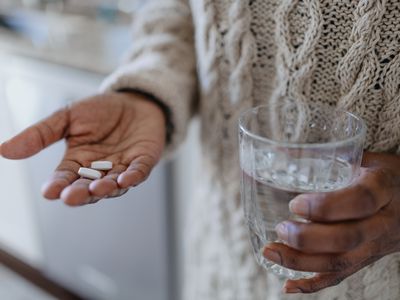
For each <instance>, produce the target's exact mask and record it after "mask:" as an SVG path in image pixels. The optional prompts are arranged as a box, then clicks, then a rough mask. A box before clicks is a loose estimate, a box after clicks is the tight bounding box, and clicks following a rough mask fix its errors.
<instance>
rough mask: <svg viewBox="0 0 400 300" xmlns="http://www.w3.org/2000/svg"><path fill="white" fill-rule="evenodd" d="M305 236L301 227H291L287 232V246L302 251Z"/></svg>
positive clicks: (304, 245) (304, 244)
mask: <svg viewBox="0 0 400 300" xmlns="http://www.w3.org/2000/svg"><path fill="white" fill-rule="evenodd" d="M306 240H307V234H306V231H305V230H304V228H303V227H302V226H296V227H292V228H291V230H290V231H289V244H290V245H291V246H293V247H295V248H296V249H299V250H303V249H304V248H305V247H306Z"/></svg>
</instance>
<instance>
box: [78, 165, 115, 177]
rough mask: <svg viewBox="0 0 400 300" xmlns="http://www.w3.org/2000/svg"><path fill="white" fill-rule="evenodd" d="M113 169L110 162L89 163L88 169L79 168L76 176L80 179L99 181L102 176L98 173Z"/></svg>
mask: <svg viewBox="0 0 400 300" xmlns="http://www.w3.org/2000/svg"><path fill="white" fill-rule="evenodd" d="M112 167H113V163H112V162H111V161H94V162H92V163H91V165H90V168H79V171H78V174H79V175H80V176H81V177H82V178H87V179H93V180H96V179H100V178H101V177H102V174H101V172H100V171H109V170H111V169H112Z"/></svg>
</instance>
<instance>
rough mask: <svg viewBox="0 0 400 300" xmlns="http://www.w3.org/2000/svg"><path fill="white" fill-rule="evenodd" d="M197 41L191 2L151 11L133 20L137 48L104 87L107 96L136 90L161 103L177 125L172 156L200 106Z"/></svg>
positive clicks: (164, 2) (180, 0)
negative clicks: (198, 104)
mask: <svg viewBox="0 0 400 300" xmlns="http://www.w3.org/2000/svg"><path fill="white" fill-rule="evenodd" d="M193 39H194V36H193V22H192V17H191V11H190V8H189V5H188V3H187V0H158V1H153V3H152V4H148V5H145V7H144V8H142V9H141V10H140V11H138V12H136V13H135V15H134V16H133V45H132V47H131V49H130V51H129V52H128V55H127V58H126V59H125V60H124V63H123V64H122V65H121V67H119V68H118V69H117V70H116V71H115V72H114V73H113V74H111V75H110V76H109V77H108V78H106V79H105V81H104V82H103V84H102V86H101V92H111V91H120V90H129V89H130V90H137V91H142V92H144V93H147V94H149V95H152V96H153V97H154V98H156V99H158V101H159V102H161V104H162V106H163V107H164V108H166V109H167V111H168V114H167V118H168V122H169V123H170V124H171V125H172V126H170V131H171V132H169V133H168V134H169V142H168V144H167V148H166V152H168V153H170V152H171V151H173V149H175V148H176V147H177V146H178V145H179V144H180V143H181V142H182V140H183V139H184V137H185V135H186V130H187V127H188V123H189V121H190V119H191V117H192V115H193V113H194V110H195V106H196V103H195V102H196V94H197V78H196V56H195V49H194V41H193ZM164 111H165V109H164Z"/></svg>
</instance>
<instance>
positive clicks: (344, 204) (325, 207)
mask: <svg viewBox="0 0 400 300" xmlns="http://www.w3.org/2000/svg"><path fill="white" fill-rule="evenodd" d="M394 178H395V176H393V174H392V172H391V171H389V170H388V169H363V170H362V174H361V176H360V177H359V178H358V179H357V180H356V182H355V183H354V184H352V185H351V186H349V187H347V188H344V189H341V190H338V191H334V192H330V193H315V194H302V195H299V196H297V197H296V198H295V199H293V200H292V201H291V202H290V204H289V208H290V211H291V212H292V213H294V214H296V215H299V216H301V217H303V218H306V219H308V220H311V221H317V222H337V221H345V220H357V219H362V218H366V217H368V216H372V215H373V214H375V213H376V212H378V211H379V210H380V209H381V208H382V207H384V206H386V205H387V204H388V203H390V201H391V200H392V199H393V197H394V195H395V193H396V190H397V189H398V187H397V186H396V184H395V182H394Z"/></svg>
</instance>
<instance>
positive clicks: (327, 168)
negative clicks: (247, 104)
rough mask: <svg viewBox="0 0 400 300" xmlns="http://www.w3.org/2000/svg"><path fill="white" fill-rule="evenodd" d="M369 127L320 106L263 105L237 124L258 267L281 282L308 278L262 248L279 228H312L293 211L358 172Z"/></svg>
mask: <svg viewBox="0 0 400 300" xmlns="http://www.w3.org/2000/svg"><path fill="white" fill-rule="evenodd" d="M365 136H366V126H365V123H364V122H363V120H362V119H361V118H359V117H357V116H356V115H354V114H352V113H350V112H347V111H343V110H339V109H335V108H332V107H329V106H322V105H315V104H309V105H305V104H304V105H300V104H293V103H292V104H284V105H279V104H276V105H263V106H259V107H255V108H252V109H250V110H248V111H246V112H244V113H242V115H241V116H240V118H239V145H240V166H241V170H242V176H241V198H242V203H243V206H244V213H245V220H246V223H247V225H248V227H249V231H250V238H251V244H252V247H253V250H254V253H255V256H256V259H257V262H258V263H259V264H260V265H261V266H263V267H265V268H266V269H267V270H268V271H270V272H273V273H275V274H277V275H278V276H280V277H284V278H290V279H299V278H309V277H312V276H313V275H314V273H308V272H299V271H295V270H290V269H287V268H284V267H282V266H280V265H277V264H275V263H273V262H271V261H268V260H267V259H265V258H264V257H263V255H262V249H263V247H264V246H265V245H266V244H268V243H270V242H279V239H278V237H277V234H276V232H275V226H276V225H277V224H278V223H280V222H282V221H284V220H296V221H300V222H308V221H307V220H304V219H301V218H300V217H298V216H295V215H293V214H291V213H290V211H289V205H288V204H289V202H290V201H291V200H292V199H293V198H294V197H296V196H297V195H299V194H301V193H313V192H319V193H320V192H331V191H334V190H338V189H341V188H344V187H346V186H348V185H349V184H351V183H352V181H353V180H354V178H356V177H357V176H358V174H359V171H360V165H361V159H362V154H363V145H364V141H365Z"/></svg>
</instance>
